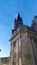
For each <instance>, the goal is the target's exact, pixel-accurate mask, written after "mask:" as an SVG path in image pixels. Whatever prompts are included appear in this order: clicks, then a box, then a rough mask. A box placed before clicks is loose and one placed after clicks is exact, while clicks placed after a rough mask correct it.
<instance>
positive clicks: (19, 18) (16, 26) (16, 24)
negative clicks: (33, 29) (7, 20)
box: [14, 13, 23, 29]
mask: <svg viewBox="0 0 37 65" xmlns="http://www.w3.org/2000/svg"><path fill="white" fill-rule="evenodd" d="M21 25H23V20H22V18H21V17H20V14H19V13H18V16H17V19H16V18H15V21H14V29H17V28H18V27H19V26H21Z"/></svg>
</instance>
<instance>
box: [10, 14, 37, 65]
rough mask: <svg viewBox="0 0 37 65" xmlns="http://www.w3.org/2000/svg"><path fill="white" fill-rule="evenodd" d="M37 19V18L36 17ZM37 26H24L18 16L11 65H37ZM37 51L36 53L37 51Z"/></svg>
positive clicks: (13, 33)
mask: <svg viewBox="0 0 37 65" xmlns="http://www.w3.org/2000/svg"><path fill="white" fill-rule="evenodd" d="M34 18H35V19H36V17H34ZM36 29H37V24H36V25H35V24H32V26H31V27H29V26H26V25H24V24H23V20H22V18H21V17H20V14H18V17H17V19H15V21H14V29H13V30H12V37H11V39H10V42H11V53H10V59H11V60H10V61H11V63H10V65H37V31H36ZM35 50H36V51H35Z"/></svg>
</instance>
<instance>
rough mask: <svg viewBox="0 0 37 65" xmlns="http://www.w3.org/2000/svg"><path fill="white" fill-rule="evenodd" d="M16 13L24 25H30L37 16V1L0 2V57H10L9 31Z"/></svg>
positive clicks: (16, 0)
mask: <svg viewBox="0 0 37 65" xmlns="http://www.w3.org/2000/svg"><path fill="white" fill-rule="evenodd" d="M18 12H19V13H20V15H21V17H22V18H23V22H24V24H25V25H29V26H30V25H31V23H32V19H33V17H34V16H35V15H37V0H0V49H1V52H0V57H5V56H6V57H7V56H9V55H10V42H9V39H10V37H11V30H12V29H13V27H14V19H15V17H17V15H18Z"/></svg>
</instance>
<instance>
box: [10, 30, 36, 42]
mask: <svg viewBox="0 0 37 65" xmlns="http://www.w3.org/2000/svg"><path fill="white" fill-rule="evenodd" d="M22 33H27V34H30V35H31V36H33V37H37V33H36V32H33V31H31V30H20V31H19V32H16V33H15V35H13V37H11V39H10V40H9V41H11V40H13V39H14V38H15V37H16V36H17V35H18V34H20V35H21V34H22Z"/></svg>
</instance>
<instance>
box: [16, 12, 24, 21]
mask: <svg viewBox="0 0 37 65" xmlns="http://www.w3.org/2000/svg"><path fill="white" fill-rule="evenodd" d="M17 21H23V20H22V18H21V17H20V13H18V16H17Z"/></svg>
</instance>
